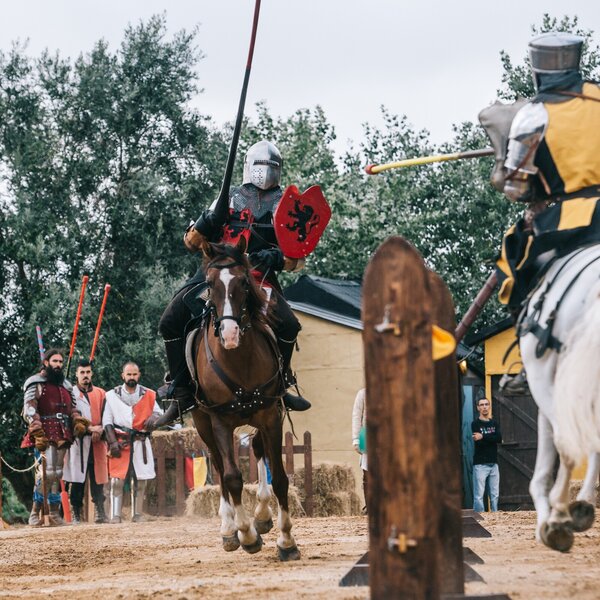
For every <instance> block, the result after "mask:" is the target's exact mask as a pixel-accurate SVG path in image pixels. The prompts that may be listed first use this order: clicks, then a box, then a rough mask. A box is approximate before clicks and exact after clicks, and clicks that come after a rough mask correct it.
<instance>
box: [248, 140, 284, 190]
mask: <svg viewBox="0 0 600 600" xmlns="http://www.w3.org/2000/svg"><path fill="white" fill-rule="evenodd" d="M282 166H283V159H282V158H281V153H280V152H279V150H277V146H275V144H272V143H271V142H267V141H266V140H263V141H262V142H257V143H256V144H254V145H252V146H250V149H249V150H248V152H247V153H246V158H245V159H244V181H243V183H252V184H254V185H255V186H256V187H257V188H260V189H261V190H269V189H271V188H273V187H275V186H277V185H279V181H280V180H281V167H282Z"/></svg>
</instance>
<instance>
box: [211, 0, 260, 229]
mask: <svg viewBox="0 0 600 600" xmlns="http://www.w3.org/2000/svg"><path fill="white" fill-rule="evenodd" d="M259 13H260V0H256V2H255V4H254V19H253V21H252V33H251V35H250V48H249V50H248V60H247V61H246V72H245V74H244V82H243V84H242V93H241V95H240V103H239V105H238V112H237V118H236V121H235V127H234V129H233V138H232V139H231V145H230V146H229V156H228V157H227V166H226V167H225V175H224V177H223V183H222V185H221V191H220V192H219V197H218V199H217V203H216V205H215V209H214V212H215V216H216V217H217V219H218V221H219V222H220V223H225V222H226V221H227V217H228V215H229V187H230V185H231V176H232V175H233V165H234V163H235V155H236V153H237V147H238V142H239V139H240V131H241V129H242V120H243V119H244V106H245V104H246V92H247V91H248V82H249V81H250V70H251V68H252V57H253V56H254V42H255V41H256V30H257V28H258V15H259Z"/></svg>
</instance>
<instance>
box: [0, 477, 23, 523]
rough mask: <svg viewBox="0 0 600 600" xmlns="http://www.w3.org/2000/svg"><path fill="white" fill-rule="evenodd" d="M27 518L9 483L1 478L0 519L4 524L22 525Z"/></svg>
mask: <svg viewBox="0 0 600 600" xmlns="http://www.w3.org/2000/svg"><path fill="white" fill-rule="evenodd" d="M5 469H6V467H5ZM28 516H29V513H28V512H27V509H26V508H25V507H24V506H23V504H21V502H19V499H18V498H17V495H16V494H15V490H14V489H13V486H12V485H11V483H10V481H9V480H8V479H6V477H4V478H2V514H1V515H0V517H1V518H2V519H4V521H5V522H6V523H18V522H21V523H22V522H25V521H27V518H28Z"/></svg>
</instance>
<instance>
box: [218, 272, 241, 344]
mask: <svg viewBox="0 0 600 600" xmlns="http://www.w3.org/2000/svg"><path fill="white" fill-rule="evenodd" d="M219 278H220V280H221V283H223V286H224V287H225V302H224V304H223V314H222V315H221V318H223V317H233V308H232V306H231V301H230V298H229V284H230V283H231V281H232V280H233V279H234V278H235V275H232V273H231V272H230V271H229V269H222V270H221V272H220V274H219ZM221 339H222V340H223V347H224V348H225V350H232V349H234V348H237V347H238V346H239V344H240V327H239V325H238V324H237V323H236V322H235V321H234V320H233V319H225V320H224V321H221Z"/></svg>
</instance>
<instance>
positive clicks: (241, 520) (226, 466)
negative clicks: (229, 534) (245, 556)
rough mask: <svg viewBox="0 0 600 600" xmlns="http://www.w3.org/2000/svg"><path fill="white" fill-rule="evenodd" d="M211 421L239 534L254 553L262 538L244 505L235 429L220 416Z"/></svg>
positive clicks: (244, 546) (250, 552) (245, 548)
mask: <svg viewBox="0 0 600 600" xmlns="http://www.w3.org/2000/svg"><path fill="white" fill-rule="evenodd" d="M211 421H212V426H213V432H214V434H215V442H216V444H217V448H218V450H219V452H220V454H221V457H222V459H223V483H224V484H225V489H226V490H227V491H228V492H229V495H230V497H231V500H232V502H233V510H234V511H235V527H236V529H237V536H238V539H239V541H240V543H241V544H242V548H243V549H244V550H245V551H246V552H248V553H249V554H254V553H256V552H259V551H260V550H261V548H262V538H261V537H260V535H259V534H258V533H257V531H256V529H255V527H254V524H253V523H252V521H251V520H250V517H248V514H247V513H246V511H245V509H244V506H243V505H242V490H243V487H244V482H243V481H242V474H241V472H240V470H239V469H238V467H237V465H236V464H235V459H234V455H233V430H232V428H231V427H229V426H227V425H226V424H225V423H223V422H222V421H221V420H220V419H219V418H218V417H214V418H212V419H211Z"/></svg>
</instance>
